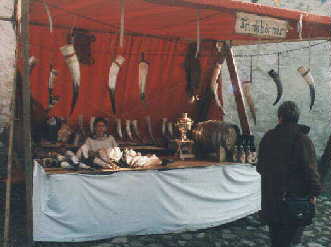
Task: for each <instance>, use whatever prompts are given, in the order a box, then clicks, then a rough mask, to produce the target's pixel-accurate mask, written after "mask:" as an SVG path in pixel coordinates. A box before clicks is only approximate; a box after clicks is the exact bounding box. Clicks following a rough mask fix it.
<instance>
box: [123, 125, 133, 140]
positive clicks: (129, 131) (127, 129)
mask: <svg viewBox="0 0 331 247" xmlns="http://www.w3.org/2000/svg"><path fill="white" fill-rule="evenodd" d="M125 131H126V136H127V137H129V139H130V140H131V141H133V137H132V132H131V121H130V120H125Z"/></svg>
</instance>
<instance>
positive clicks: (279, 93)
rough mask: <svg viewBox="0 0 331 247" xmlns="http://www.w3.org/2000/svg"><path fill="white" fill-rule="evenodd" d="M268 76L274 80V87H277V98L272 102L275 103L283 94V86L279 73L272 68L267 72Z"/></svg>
mask: <svg viewBox="0 0 331 247" xmlns="http://www.w3.org/2000/svg"><path fill="white" fill-rule="evenodd" d="M268 74H269V76H270V77H271V78H272V79H273V80H274V82H275V83H276V87H277V98H276V100H275V102H274V103H273V105H276V104H277V103H278V101H279V100H280V98H281V97H282V95H283V86H282V82H281V80H280V78H279V74H278V73H277V72H276V71H274V70H273V69H272V70H270V71H269V72H268Z"/></svg>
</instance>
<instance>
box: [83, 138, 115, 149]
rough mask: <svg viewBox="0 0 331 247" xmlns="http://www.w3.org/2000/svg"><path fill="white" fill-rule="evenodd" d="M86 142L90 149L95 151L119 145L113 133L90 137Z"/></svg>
mask: <svg viewBox="0 0 331 247" xmlns="http://www.w3.org/2000/svg"><path fill="white" fill-rule="evenodd" d="M85 144H86V145H88V150H90V151H93V152H96V151H98V150H100V149H108V148H114V147H118V145H117V143H116V141H115V138H114V137H113V136H111V135H109V136H105V137H98V138H91V137H88V138H87V139H86V141H85Z"/></svg>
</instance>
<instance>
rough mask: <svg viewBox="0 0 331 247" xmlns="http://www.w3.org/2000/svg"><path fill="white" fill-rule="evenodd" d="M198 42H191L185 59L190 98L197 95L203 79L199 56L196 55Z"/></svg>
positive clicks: (187, 87)
mask: <svg viewBox="0 0 331 247" xmlns="http://www.w3.org/2000/svg"><path fill="white" fill-rule="evenodd" d="M196 47H197V46H196V43H190V44H189V45H188V47H187V52H186V55H185V60H184V68H185V77H186V83H187V84H186V92H187V94H188V96H189V97H190V98H193V97H196V95H197V92H196V91H197V89H198V88H199V84H200V79H201V67H200V59H199V56H196Z"/></svg>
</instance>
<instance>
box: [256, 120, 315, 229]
mask: <svg viewBox="0 0 331 247" xmlns="http://www.w3.org/2000/svg"><path fill="white" fill-rule="evenodd" d="M308 132H309V127H307V126H304V125H299V124H295V123H286V124H279V125H277V126H276V127H275V128H274V129H272V130H269V131H268V132H267V133H266V134H265V135H264V137H263V138H262V140H261V142H260V148H259V155H258V163H257V171H258V172H259V173H260V174H261V179H262V181H261V190H262V202H261V206H262V216H263V218H264V220H266V222H267V223H278V222H279V219H280V202H281V198H282V197H283V195H284V192H287V193H288V194H291V195H297V196H311V197H312V196H318V195H319V194H320V192H321V185H320V181H319V180H320V179H319V174H318V172H317V162H316V154H315V149H314V145H313V143H312V141H311V140H310V138H309V137H308V136H307V135H306V134H308Z"/></svg>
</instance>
